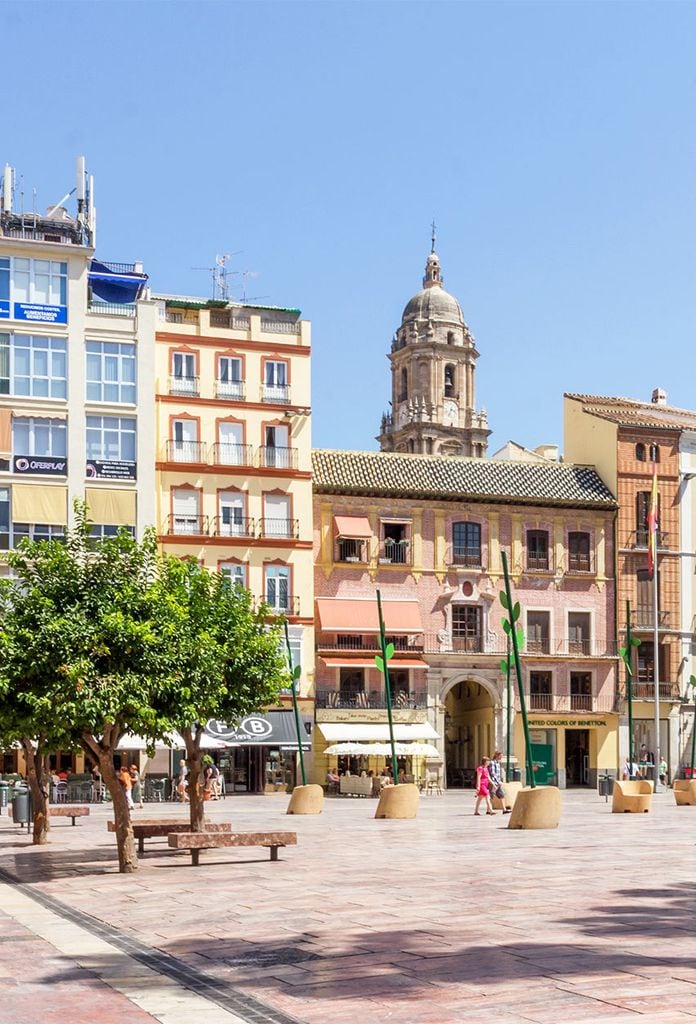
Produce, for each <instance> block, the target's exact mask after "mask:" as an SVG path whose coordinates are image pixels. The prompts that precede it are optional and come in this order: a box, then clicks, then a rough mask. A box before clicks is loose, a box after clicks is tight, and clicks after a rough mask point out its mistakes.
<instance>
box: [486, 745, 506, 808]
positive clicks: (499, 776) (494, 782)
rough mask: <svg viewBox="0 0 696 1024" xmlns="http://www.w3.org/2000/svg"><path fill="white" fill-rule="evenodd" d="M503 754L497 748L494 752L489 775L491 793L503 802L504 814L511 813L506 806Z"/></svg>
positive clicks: (489, 766)
mask: <svg viewBox="0 0 696 1024" xmlns="http://www.w3.org/2000/svg"><path fill="white" fill-rule="evenodd" d="M502 760H503V755H502V752H501V751H500V750H496V752H495V753H494V754H493V758H492V760H491V761H490V763H489V765H488V775H489V777H490V780H491V786H490V789H491V793H492V794H493V796H495V797H497V798H498V800H500V801H501V802H502V805H503V814H509V813H510V810H509V808H507V807H506V806H505V790H504V789H503V765H502Z"/></svg>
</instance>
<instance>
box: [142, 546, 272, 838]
mask: <svg viewBox="0 0 696 1024" xmlns="http://www.w3.org/2000/svg"><path fill="white" fill-rule="evenodd" d="M154 593H155V600H154V607H155V617H156V632H157V635H158V638H159V651H158V663H159V665H160V667H161V668H162V670H163V671H164V674H165V676H166V684H165V689H166V694H165V703H166V709H165V710H163V714H164V715H165V717H166V718H167V719H168V726H169V727H170V728H176V729H178V730H179V732H180V733H181V735H182V736H183V738H184V743H185V745H186V761H187V764H188V769H189V775H188V782H189V788H188V793H189V802H190V808H189V810H190V820H191V828H192V830H193V831H200V830H201V829H202V828H203V820H204V797H203V786H202V778H201V773H202V754H201V742H202V739H203V735H204V731H203V730H204V727H205V725H206V723H207V722H208V721H210V720H211V719H215V720H216V721H219V722H224V723H230V724H233V723H235V722H238V721H239V719H240V718H243V717H244V716H245V715H248V714H251V713H252V712H255V711H259V710H261V709H262V708H264V707H265V706H267V705H268V704H270V703H273V702H274V701H275V699H276V697H277V695H278V691H279V689H280V688H281V687H284V686H289V685H291V683H290V679H289V674H288V668H287V663H286V660H285V657H284V655H283V652H282V648H281V635H280V623H279V622H277V621H276V622H272V621H271V620H270V619H269V614H268V609H267V608H266V607H265V606H264V605H260V606H259V607H258V608H254V606H253V604H252V598H251V595H250V594H249V591H247V590H245V589H243V588H242V587H239V586H235V585H232V584H231V583H230V582H229V580H227V579H225V578H224V577H223V576H221V575H220V574H219V573H211V572H210V571H209V570H207V569H205V568H204V567H202V566H200V565H199V564H198V563H197V562H195V561H192V560H186V561H180V560H179V559H175V558H171V557H166V556H164V557H163V558H162V560H161V562H160V569H159V573H158V576H157V580H156V583H155V586H154ZM165 666H166V668H165Z"/></svg>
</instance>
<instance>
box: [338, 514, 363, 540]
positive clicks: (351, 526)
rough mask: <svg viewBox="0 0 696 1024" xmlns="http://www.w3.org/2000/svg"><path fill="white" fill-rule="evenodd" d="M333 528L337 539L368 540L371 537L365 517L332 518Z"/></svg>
mask: <svg viewBox="0 0 696 1024" xmlns="http://www.w3.org/2000/svg"><path fill="white" fill-rule="evenodd" d="M334 528H335V530H336V535H337V536H338V537H347V538H348V539H350V540H364V539H367V540H369V539H370V537H371V536H372V527H371V526H370V520H369V519H368V518H367V516H334Z"/></svg>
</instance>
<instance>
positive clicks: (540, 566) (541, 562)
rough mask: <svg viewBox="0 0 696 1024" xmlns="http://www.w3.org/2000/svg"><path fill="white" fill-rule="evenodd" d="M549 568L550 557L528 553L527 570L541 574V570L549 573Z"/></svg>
mask: <svg viewBox="0 0 696 1024" xmlns="http://www.w3.org/2000/svg"><path fill="white" fill-rule="evenodd" d="M548 568H549V556H548V552H547V553H546V554H539V555H532V554H530V553H529V552H527V570H528V571H529V572H539V571H540V570H542V571H544V572H548Z"/></svg>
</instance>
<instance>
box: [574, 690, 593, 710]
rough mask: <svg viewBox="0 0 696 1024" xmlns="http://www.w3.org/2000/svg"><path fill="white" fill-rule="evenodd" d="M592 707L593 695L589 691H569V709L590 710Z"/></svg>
mask: <svg viewBox="0 0 696 1024" xmlns="http://www.w3.org/2000/svg"><path fill="white" fill-rule="evenodd" d="M593 709H594V697H593V696H592V694H591V693H571V694H570V710H571V711H592V710H593Z"/></svg>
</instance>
